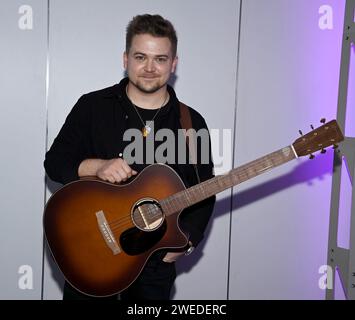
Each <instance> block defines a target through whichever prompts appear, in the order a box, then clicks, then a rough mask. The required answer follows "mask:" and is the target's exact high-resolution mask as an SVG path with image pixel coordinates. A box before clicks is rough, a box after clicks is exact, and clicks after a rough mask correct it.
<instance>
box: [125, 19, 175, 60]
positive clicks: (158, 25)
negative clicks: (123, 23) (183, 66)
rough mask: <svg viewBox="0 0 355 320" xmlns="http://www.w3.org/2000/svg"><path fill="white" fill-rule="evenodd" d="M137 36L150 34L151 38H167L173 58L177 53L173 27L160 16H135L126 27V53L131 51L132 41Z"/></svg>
mask: <svg viewBox="0 0 355 320" xmlns="http://www.w3.org/2000/svg"><path fill="white" fill-rule="evenodd" d="M138 34H150V35H152V36H153V37H167V38H169V40H170V42H171V48H172V53H173V57H175V56H176V51H177V36H176V31H175V29H174V26H173V25H172V23H171V22H170V21H169V20H166V19H164V18H163V17H162V16H160V15H158V14H156V15H150V14H143V15H138V16H135V17H134V18H133V19H132V20H131V21H130V22H129V24H128V26H127V32H126V53H127V54H128V52H129V50H130V49H131V45H132V39H133V37H134V36H135V35H138Z"/></svg>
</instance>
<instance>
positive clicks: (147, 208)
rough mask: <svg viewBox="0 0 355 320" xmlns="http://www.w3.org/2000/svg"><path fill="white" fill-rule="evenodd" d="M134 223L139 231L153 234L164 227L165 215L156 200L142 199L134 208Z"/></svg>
mask: <svg viewBox="0 0 355 320" xmlns="http://www.w3.org/2000/svg"><path fill="white" fill-rule="evenodd" d="M132 221H133V223H134V225H135V226H136V227H137V228H138V229H140V230H142V231H146V232H151V231H154V230H157V229H158V228H159V227H160V226H161V225H162V223H163V221H164V214H163V211H162V210H161V207H160V205H159V203H158V202H157V201H156V200H154V199H148V198H147V199H141V200H139V201H138V202H137V203H136V204H135V205H134V206H133V210H132Z"/></svg>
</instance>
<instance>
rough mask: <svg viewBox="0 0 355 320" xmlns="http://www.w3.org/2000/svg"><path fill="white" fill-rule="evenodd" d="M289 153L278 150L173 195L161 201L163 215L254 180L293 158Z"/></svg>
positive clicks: (289, 151) (288, 150)
mask: <svg viewBox="0 0 355 320" xmlns="http://www.w3.org/2000/svg"><path fill="white" fill-rule="evenodd" d="M291 151H292V150H291V147H286V148H283V149H280V150H278V151H275V152H273V153H271V154H269V155H267V156H264V157H261V158H259V159H256V160H254V161H251V162H249V163H247V164H244V165H242V166H240V167H238V168H235V169H232V170H231V171H229V172H228V173H226V174H224V175H220V176H216V177H214V178H211V179H209V180H206V181H204V182H201V183H200V184H197V185H195V186H192V187H190V188H188V189H185V190H183V191H180V192H178V193H176V194H175V195H172V196H169V197H167V198H166V199H163V200H161V205H162V207H163V208H164V211H165V214H166V215H169V214H173V213H175V212H177V211H180V210H182V209H184V208H187V207H189V206H192V205H193V204H195V203H198V202H200V201H202V200H204V199H207V198H209V197H211V196H213V195H215V194H217V193H219V192H221V191H223V190H226V189H228V188H231V187H233V186H235V185H237V184H239V183H241V182H244V181H246V180H249V179H251V178H254V177H256V176H258V175H260V174H261V173H264V172H266V171H267V170H270V169H271V168H274V167H277V166H279V165H281V164H283V163H285V162H288V161H290V160H292V159H294V158H295V154H294V152H291Z"/></svg>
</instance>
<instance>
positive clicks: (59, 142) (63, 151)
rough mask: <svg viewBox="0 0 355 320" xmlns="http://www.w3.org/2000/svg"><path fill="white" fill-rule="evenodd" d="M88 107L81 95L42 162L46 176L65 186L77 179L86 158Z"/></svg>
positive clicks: (85, 97) (84, 96)
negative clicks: (79, 169)
mask: <svg viewBox="0 0 355 320" xmlns="http://www.w3.org/2000/svg"><path fill="white" fill-rule="evenodd" d="M89 110H90V105H89V101H88V97H87V96H86V95H83V96H82V97H81V98H80V99H79V100H78V102H77V103H76V104H75V105H74V107H73V108H72V110H71V111H70V113H69V114H68V116H67V118H66V120H65V123H64V124H63V126H62V128H61V130H60V132H59V134H58V135H57V137H56V138H55V139H54V141H53V144H52V146H51V148H50V149H49V150H48V152H47V153H46V156H45V160H44V167H45V170H46V173H47V175H48V176H49V177H50V178H51V179H52V180H53V181H56V182H59V183H62V184H66V183H69V182H71V181H74V180H77V179H79V176H78V168H79V165H80V163H81V162H82V161H83V160H84V159H86V158H87V147H86V146H87V145H88V141H89V137H90V112H89Z"/></svg>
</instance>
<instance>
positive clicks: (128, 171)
mask: <svg viewBox="0 0 355 320" xmlns="http://www.w3.org/2000/svg"><path fill="white" fill-rule="evenodd" d="M122 168H123V170H124V171H125V172H126V173H127V175H128V177H129V178H130V177H131V176H132V174H137V172H136V171H134V170H133V169H132V168H131V167H130V166H129V165H128V163H127V162H126V160H123V162H122Z"/></svg>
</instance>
